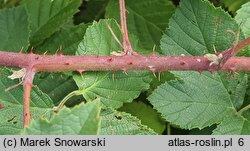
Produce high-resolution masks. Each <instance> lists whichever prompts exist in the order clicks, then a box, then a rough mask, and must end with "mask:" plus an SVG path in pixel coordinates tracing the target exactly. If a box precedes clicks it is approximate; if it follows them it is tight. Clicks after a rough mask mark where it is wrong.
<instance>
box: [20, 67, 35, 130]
mask: <svg viewBox="0 0 250 151" xmlns="http://www.w3.org/2000/svg"><path fill="white" fill-rule="evenodd" d="M34 74H35V72H34V71H32V68H27V69H26V74H25V77H24V80H23V126H24V127H25V126H28V125H29V123H30V118H31V115H30V91H31V87H32V81H33V77H34Z"/></svg>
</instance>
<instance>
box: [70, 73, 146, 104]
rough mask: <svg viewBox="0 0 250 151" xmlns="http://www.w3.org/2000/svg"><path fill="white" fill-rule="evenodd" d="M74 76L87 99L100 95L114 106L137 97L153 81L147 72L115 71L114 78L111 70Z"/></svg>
mask: <svg viewBox="0 0 250 151" xmlns="http://www.w3.org/2000/svg"><path fill="white" fill-rule="evenodd" d="M73 78H74V80H75V82H76V84H77V86H78V87H79V91H80V93H81V94H82V95H83V97H84V98H85V99H86V100H87V101H91V100H93V99H95V98H96V97H98V98H100V99H101V101H102V103H103V104H104V105H106V106H109V107H113V108H118V107H121V106H122V104H123V103H125V102H131V101H132V100H133V99H135V98H137V97H138V96H139V94H140V93H141V91H144V90H146V89H148V88H149V83H150V81H151V75H149V74H148V73H146V72H127V75H126V74H122V73H115V74H114V79H113V75H112V73H110V72H85V73H84V74H83V75H82V76H81V75H74V77H73Z"/></svg>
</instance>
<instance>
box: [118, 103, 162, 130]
mask: <svg viewBox="0 0 250 151" xmlns="http://www.w3.org/2000/svg"><path fill="white" fill-rule="evenodd" d="M119 111H123V112H126V113H130V114H131V115H133V116H135V117H137V118H138V119H140V120H141V123H142V124H143V125H147V126H148V127H150V128H151V129H153V130H154V131H155V132H157V133H158V134H162V132H163V131H164V130H165V128H166V123H165V122H164V121H163V120H162V119H161V118H160V116H159V113H157V112H156V110H154V109H153V108H152V107H150V106H149V105H146V104H145V103H143V102H135V101H133V102H131V103H126V104H124V105H123V106H122V107H121V108H119Z"/></svg>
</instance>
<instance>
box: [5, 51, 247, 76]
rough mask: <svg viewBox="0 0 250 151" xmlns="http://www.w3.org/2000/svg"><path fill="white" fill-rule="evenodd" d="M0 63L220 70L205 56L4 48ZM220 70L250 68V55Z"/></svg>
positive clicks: (74, 67) (57, 67) (41, 67)
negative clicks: (47, 52) (84, 53)
mask: <svg viewBox="0 0 250 151" xmlns="http://www.w3.org/2000/svg"><path fill="white" fill-rule="evenodd" d="M0 56H1V58H0V65H3V66H10V67H20V68H27V66H29V65H31V67H32V69H33V71H34V72H40V71H65V70H69V71H79V72H82V71H117V70H120V71H126V70H151V71H165V70H196V71H203V70H208V71H213V70H219V69H218V68H217V66H216V65H212V66H209V64H210V61H208V60H207V58H205V57H204V56H141V55H132V56H127V55H125V56H64V55H52V56H51V55H35V54H20V53H14V52H0ZM220 70H226V71H232V70H233V71H236V70H237V71H250V58H249V57H232V58H230V59H229V60H228V61H227V62H226V63H225V65H224V66H223V67H222V68H221V69H220Z"/></svg>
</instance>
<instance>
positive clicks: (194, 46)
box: [161, 0, 244, 56]
mask: <svg viewBox="0 0 250 151" xmlns="http://www.w3.org/2000/svg"><path fill="white" fill-rule="evenodd" d="M230 31H234V32H235V33H237V31H238V25H237V23H236V21H234V20H233V19H232V18H231V17H230V16H229V14H227V13H225V12H224V11H223V10H222V9H221V8H215V7H214V6H213V5H212V4H210V3H209V2H208V1H207V0H182V1H181V3H180V7H179V8H178V9H177V10H176V12H175V14H174V15H173V17H172V18H171V19H170V21H169V28H167V30H166V31H165V34H164V35H163V37H162V39H161V49H162V52H163V54H165V55H178V56H180V55H181V54H185V55H193V56H202V55H205V54H207V53H214V47H215V49H216V50H217V52H219V51H223V50H225V49H227V48H229V47H231V46H232V45H233V43H232V40H233V39H234V35H232V33H230ZM179 35H181V36H179ZM242 38H244V36H243V35H242V34H241V36H240V39H242Z"/></svg>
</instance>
